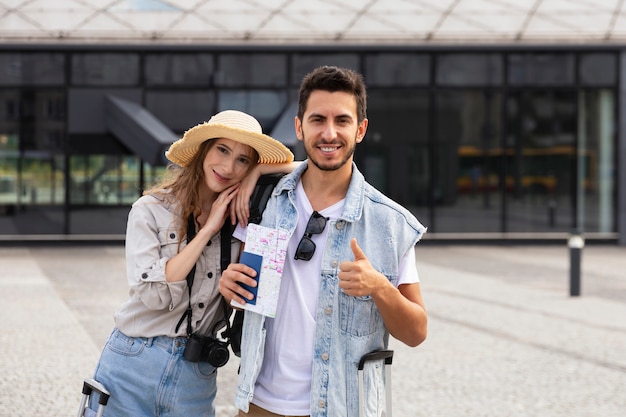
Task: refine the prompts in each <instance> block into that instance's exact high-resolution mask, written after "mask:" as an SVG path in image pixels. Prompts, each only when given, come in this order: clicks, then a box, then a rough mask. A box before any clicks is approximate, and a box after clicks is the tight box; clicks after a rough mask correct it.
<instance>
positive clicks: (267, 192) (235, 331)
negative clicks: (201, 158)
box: [221, 174, 285, 357]
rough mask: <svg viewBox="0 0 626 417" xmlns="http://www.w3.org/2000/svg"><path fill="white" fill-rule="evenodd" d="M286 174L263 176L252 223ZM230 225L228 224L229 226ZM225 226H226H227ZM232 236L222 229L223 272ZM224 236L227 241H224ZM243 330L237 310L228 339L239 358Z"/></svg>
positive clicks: (240, 312)
mask: <svg viewBox="0 0 626 417" xmlns="http://www.w3.org/2000/svg"><path fill="white" fill-rule="evenodd" d="M284 175H285V174H267V175H262V176H261V177H260V178H259V180H258V181H257V183H256V186H255V187H254V191H253V192H252V196H251V197H250V219H249V222H250V223H254V224H259V223H261V219H262V218H263V211H265V207H266V206H267V201H268V200H269V199H270V196H271V195H272V191H273V190H274V187H275V186H276V184H278V181H279V180H280V179H281V178H282V177H283V176H284ZM226 223H228V222H226ZM227 225H228V224H227ZM227 225H224V226H227ZM231 234H232V230H231V231H230V232H229V233H228V234H225V233H224V228H222V255H221V258H222V271H223V270H224V269H226V268H228V264H229V263H230V236H231ZM224 236H226V237H227V239H224ZM225 260H227V262H226V264H224V262H225ZM242 328H243V310H236V311H235V317H234V318H233V324H232V325H231V326H230V330H229V332H228V335H227V337H228V339H229V341H230V348H231V349H232V351H233V353H234V354H235V356H237V357H241V330H242Z"/></svg>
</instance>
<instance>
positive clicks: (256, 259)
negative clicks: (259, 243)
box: [239, 251, 263, 305]
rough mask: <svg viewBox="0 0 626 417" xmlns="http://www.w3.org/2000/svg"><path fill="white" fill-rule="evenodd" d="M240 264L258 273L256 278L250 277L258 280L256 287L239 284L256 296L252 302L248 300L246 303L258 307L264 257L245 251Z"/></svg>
mask: <svg viewBox="0 0 626 417" xmlns="http://www.w3.org/2000/svg"><path fill="white" fill-rule="evenodd" d="M239 263H242V264H245V265H248V266H249V267H250V268H252V269H254V270H255V271H256V277H250V278H254V279H255V280H256V282H257V286H256V287H250V286H249V285H246V284H243V283H241V282H240V283H239V285H241V286H242V287H244V288H245V289H246V290H248V291H250V292H251V293H252V294H254V298H253V299H252V300H246V302H247V303H248V304H252V305H256V295H257V291H258V290H259V278H260V277H261V265H262V264H263V257H262V256H261V255H257V254H255V253H250V252H246V251H243V252H242V253H241V257H240V258H239Z"/></svg>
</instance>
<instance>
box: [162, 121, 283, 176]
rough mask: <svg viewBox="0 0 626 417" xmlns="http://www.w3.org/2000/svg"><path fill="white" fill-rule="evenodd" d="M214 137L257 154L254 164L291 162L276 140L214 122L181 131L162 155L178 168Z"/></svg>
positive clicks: (185, 163) (189, 160) (184, 164)
mask: <svg viewBox="0 0 626 417" xmlns="http://www.w3.org/2000/svg"><path fill="white" fill-rule="evenodd" d="M217 138H226V139H231V140H234V141H236V142H239V143H242V144H244V145H248V146H251V147H252V148H254V150H256V152H257V153H258V154H259V160H258V163H260V164H278V163H283V162H291V161H293V153H291V151H290V150H289V149H288V148H287V147H286V146H285V145H283V144H282V143H280V142H279V141H277V140H276V139H274V138H272V137H270V136H268V135H264V134H260V133H254V132H250V131H247V130H243V129H237V128H234V127H230V126H226V125H223V124H217V123H208V122H207V123H202V124H199V125H197V126H194V127H192V128H191V129H189V130H188V131H186V132H185V134H184V135H183V137H182V138H181V139H179V140H177V141H176V142H174V143H173V144H172V145H171V146H170V148H169V150H168V151H167V152H165V156H166V157H167V159H169V160H170V161H172V162H174V163H175V164H178V165H180V166H187V165H188V164H189V163H190V162H191V160H192V159H193V157H194V156H195V155H196V153H197V152H198V149H199V148H200V145H201V144H202V143H203V142H205V141H207V140H209V139H217Z"/></svg>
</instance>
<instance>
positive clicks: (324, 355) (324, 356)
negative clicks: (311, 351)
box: [322, 352, 328, 361]
mask: <svg viewBox="0 0 626 417" xmlns="http://www.w3.org/2000/svg"><path fill="white" fill-rule="evenodd" d="M322 360H324V361H327V360H328V353H326V352H324V353H322Z"/></svg>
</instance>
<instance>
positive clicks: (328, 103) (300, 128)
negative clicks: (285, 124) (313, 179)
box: [295, 90, 368, 171]
mask: <svg viewBox="0 0 626 417" xmlns="http://www.w3.org/2000/svg"><path fill="white" fill-rule="evenodd" d="M295 123H296V135H297V136H298V139H299V140H301V141H302V143H303V145H304V150H305V152H306V155H307V157H308V158H309V161H310V162H311V163H313V164H314V165H315V166H316V167H318V168H319V169H320V170H322V171H334V170H338V169H339V168H341V167H343V166H344V165H346V163H351V162H352V157H353V155H354V149H355V147H356V144H357V143H359V142H361V141H362V140H363V137H364V136H365V132H366V130H367V123H368V122H367V119H365V120H363V121H362V122H361V123H358V120H357V113H356V98H355V97H354V96H353V95H352V94H350V93H346V92H343V91H336V92H332V93H331V92H328V91H322V90H315V91H313V92H312V93H311V95H310V97H309V101H308V102H307V106H306V111H305V112H304V116H303V117H302V122H300V119H298V118H297V117H296V121H295Z"/></svg>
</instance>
